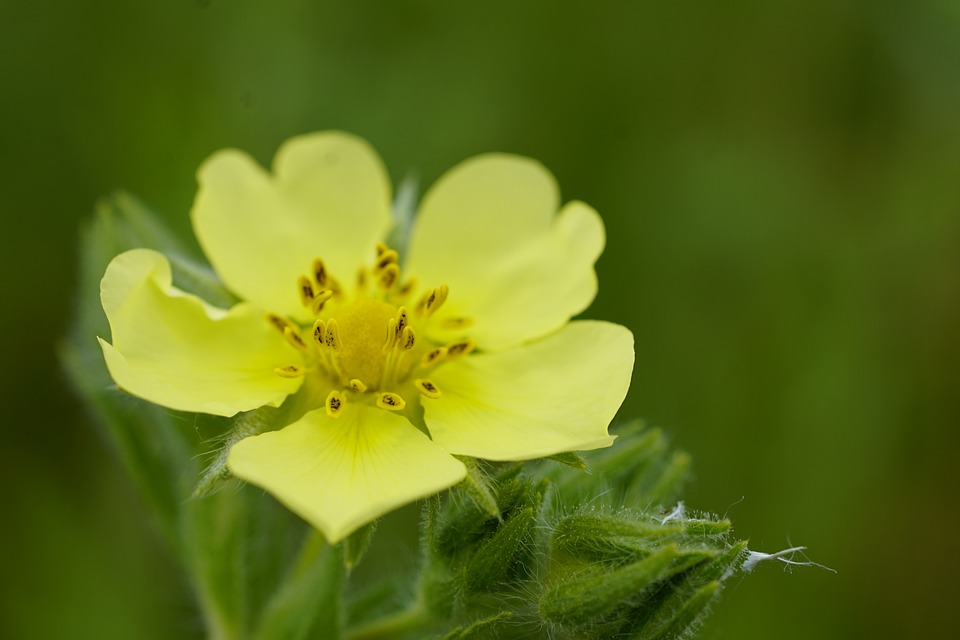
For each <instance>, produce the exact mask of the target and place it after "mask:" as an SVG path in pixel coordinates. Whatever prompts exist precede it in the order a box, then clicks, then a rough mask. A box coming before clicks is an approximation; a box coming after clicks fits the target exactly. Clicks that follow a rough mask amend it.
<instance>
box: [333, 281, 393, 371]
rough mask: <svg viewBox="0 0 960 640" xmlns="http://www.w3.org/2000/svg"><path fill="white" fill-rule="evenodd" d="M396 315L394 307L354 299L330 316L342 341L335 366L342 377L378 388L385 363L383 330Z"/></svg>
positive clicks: (364, 299) (385, 303) (367, 300)
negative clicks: (338, 366)
mask: <svg viewBox="0 0 960 640" xmlns="http://www.w3.org/2000/svg"><path fill="white" fill-rule="evenodd" d="M396 315H397V308H396V307H395V306H393V305H391V304H389V303H387V302H384V301H383V300H377V299H376V298H371V297H358V298H357V299H356V300H355V301H353V302H352V303H350V304H348V305H347V306H345V307H343V308H342V309H338V310H337V311H336V312H334V313H333V314H331V319H332V320H334V321H335V322H336V323H337V326H338V327H339V329H340V335H341V336H342V337H343V347H342V348H341V350H340V354H339V362H340V367H341V369H342V371H343V375H344V376H346V377H347V378H350V379H354V378H356V379H359V380H361V381H363V382H365V383H366V384H368V385H374V386H379V384H380V380H381V378H382V377H383V368H384V367H383V365H384V364H385V360H386V358H385V357H384V353H383V345H384V342H385V336H386V329H387V325H389V323H390V320H391V318H394V317H396Z"/></svg>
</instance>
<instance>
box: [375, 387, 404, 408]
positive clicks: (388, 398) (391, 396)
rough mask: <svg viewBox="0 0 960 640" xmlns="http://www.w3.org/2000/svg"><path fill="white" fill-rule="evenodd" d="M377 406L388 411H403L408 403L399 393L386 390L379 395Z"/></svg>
mask: <svg viewBox="0 0 960 640" xmlns="http://www.w3.org/2000/svg"><path fill="white" fill-rule="evenodd" d="M377 406H378V407H380V408H381V409H387V410H388V411H401V410H402V409H403V408H404V407H406V406H407V403H406V401H404V399H403V398H401V397H400V396H399V395H397V394H395V393H391V392H389V391H384V392H383V393H380V394H379V395H378V396H377Z"/></svg>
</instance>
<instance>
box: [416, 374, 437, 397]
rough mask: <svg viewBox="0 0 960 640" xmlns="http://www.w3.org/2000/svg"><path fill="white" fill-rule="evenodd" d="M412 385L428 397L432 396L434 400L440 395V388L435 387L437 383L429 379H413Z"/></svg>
mask: <svg viewBox="0 0 960 640" xmlns="http://www.w3.org/2000/svg"><path fill="white" fill-rule="evenodd" d="M413 384H414V386H416V387H417V389H418V390H419V391H420V393H422V394H423V395H425V396H426V397H428V398H433V399H434V400H436V399H437V398H439V397H440V389H438V388H437V385H435V384H433V382H431V381H430V380H426V379H417V380H414V381H413Z"/></svg>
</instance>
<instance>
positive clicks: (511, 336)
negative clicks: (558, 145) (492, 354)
mask: <svg viewBox="0 0 960 640" xmlns="http://www.w3.org/2000/svg"><path fill="white" fill-rule="evenodd" d="M558 208H559V190H558V188H557V186H556V182H555V181H554V179H553V176H552V175H551V174H550V173H549V172H548V171H547V170H546V169H545V168H544V167H543V166H542V165H540V164H539V163H537V162H535V161H533V160H530V159H528V158H522V157H519V156H512V155H507V154H487V155H483V156H478V157H476V158H471V159H470V160H467V161H465V162H463V163H461V164H460V165H458V166H456V167H454V168H453V169H451V170H450V171H449V172H448V173H446V174H445V175H444V176H442V177H441V178H440V180H438V181H437V183H436V184H435V185H434V186H433V187H432V188H431V189H430V190H429V191H428V192H427V194H426V195H425V196H424V200H423V205H422V206H421V209H420V212H419V214H418V217H417V222H416V224H415V225H414V228H413V231H412V234H411V240H410V255H409V259H408V260H407V262H406V267H407V268H408V269H409V271H410V273H411V274H412V275H414V276H415V277H418V278H419V279H420V280H421V281H423V282H434V281H436V282H443V283H446V284H448V285H449V287H450V297H449V299H448V301H447V303H446V304H445V306H444V308H443V309H441V311H440V313H438V316H437V319H438V320H440V322H438V323H437V326H443V322H442V321H443V319H444V318H445V317H447V316H450V317H470V318H471V319H472V320H473V321H474V322H473V324H472V325H471V328H470V337H471V338H473V339H474V340H476V342H477V344H478V345H479V346H480V347H481V348H483V349H486V350H493V349H503V348H506V347H510V346H514V345H518V344H520V343H523V342H526V341H529V340H532V339H535V338H538V337H541V336H545V335H547V334H549V333H551V332H553V331H555V330H557V329H559V328H560V327H562V326H563V325H564V324H565V323H566V322H567V321H568V320H569V319H570V318H571V317H573V316H574V315H576V314H577V313H579V312H581V311H583V310H584V309H585V308H586V307H587V306H588V305H589V304H590V302H592V301H593V298H594V297H595V295H596V292H597V282H596V275H595V272H594V269H593V265H594V263H595V262H596V260H597V258H598V257H599V256H600V253H601V252H602V251H603V246H604V243H605V236H604V229H603V222H602V220H601V219H600V216H599V215H597V212H596V211H594V210H593V209H592V208H591V207H589V206H587V205H586V204H584V203H582V202H578V201H573V202H570V203H568V204H567V205H566V206H564V207H563V208H562V209H560V211H559V213H558V211H557V209H558ZM437 337H438V338H441V339H442V337H443V336H442V335H438V336H437Z"/></svg>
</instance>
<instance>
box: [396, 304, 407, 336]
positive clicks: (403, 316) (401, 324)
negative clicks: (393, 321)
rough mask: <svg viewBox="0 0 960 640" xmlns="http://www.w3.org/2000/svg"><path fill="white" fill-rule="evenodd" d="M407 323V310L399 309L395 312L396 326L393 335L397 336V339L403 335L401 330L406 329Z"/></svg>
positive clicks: (404, 308)
mask: <svg viewBox="0 0 960 640" xmlns="http://www.w3.org/2000/svg"><path fill="white" fill-rule="evenodd" d="M409 322H410V321H409V318H408V315H407V308H406V307H400V308H399V309H398V310H397V326H396V329H394V331H395V333H396V334H397V338H399V337H400V336H402V335H403V330H404V329H406V328H407V324H409Z"/></svg>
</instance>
